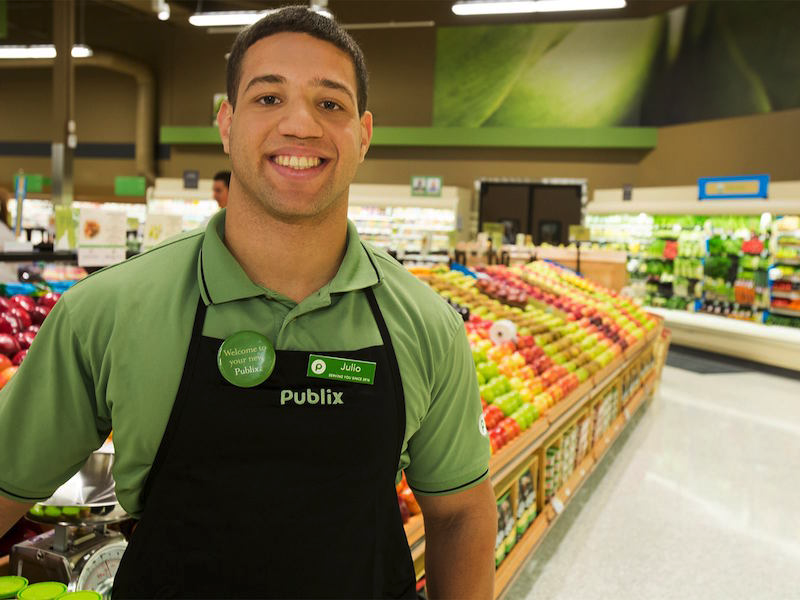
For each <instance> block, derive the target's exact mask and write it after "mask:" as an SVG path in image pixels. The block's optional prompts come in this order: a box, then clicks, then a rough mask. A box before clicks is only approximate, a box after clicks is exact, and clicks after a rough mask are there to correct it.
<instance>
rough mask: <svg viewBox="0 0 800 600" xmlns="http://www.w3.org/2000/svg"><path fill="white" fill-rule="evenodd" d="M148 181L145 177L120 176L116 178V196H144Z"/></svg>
mask: <svg viewBox="0 0 800 600" xmlns="http://www.w3.org/2000/svg"><path fill="white" fill-rule="evenodd" d="M146 189H147V180H146V179H145V178H144V177H129V176H122V175H120V176H118V177H115V178H114V195H115V196H144V194H145V190H146Z"/></svg>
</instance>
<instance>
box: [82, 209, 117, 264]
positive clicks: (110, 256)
mask: <svg viewBox="0 0 800 600" xmlns="http://www.w3.org/2000/svg"><path fill="white" fill-rule="evenodd" d="M127 221H128V218H127V217H126V215H125V213H124V212H110V211H104V210H102V209H99V208H84V209H81V211H80V224H79V227H78V266H80V267H105V266H107V265H113V264H116V263H118V262H122V261H123V260H125V249H126V243H125V242H126V225H127Z"/></svg>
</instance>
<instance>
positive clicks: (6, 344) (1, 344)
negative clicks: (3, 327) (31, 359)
mask: <svg viewBox="0 0 800 600" xmlns="http://www.w3.org/2000/svg"><path fill="white" fill-rule="evenodd" d="M20 350H22V348H20V347H19V342H17V340H16V339H14V336H12V335H9V334H7V333H0V353H2V354H5V355H6V356H8V357H9V358H11V357H12V356H14V355H15V354H16V353H17V352H19V351H20Z"/></svg>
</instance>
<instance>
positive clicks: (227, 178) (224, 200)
mask: <svg viewBox="0 0 800 600" xmlns="http://www.w3.org/2000/svg"><path fill="white" fill-rule="evenodd" d="M230 187H231V172H230V171H220V172H219V173H217V174H216V175H214V183H213V184H212V188H211V189H212V190H213V191H214V200H216V201H217V204H219V207H220V208H225V207H226V206H227V205H228V189H229V188H230Z"/></svg>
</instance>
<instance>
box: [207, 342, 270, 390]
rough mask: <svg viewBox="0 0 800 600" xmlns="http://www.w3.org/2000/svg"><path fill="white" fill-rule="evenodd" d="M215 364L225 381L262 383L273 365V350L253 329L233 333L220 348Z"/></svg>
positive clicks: (248, 386)
mask: <svg viewBox="0 0 800 600" xmlns="http://www.w3.org/2000/svg"><path fill="white" fill-rule="evenodd" d="M217 366H218V367H219V372H220V373H221V374H222V376H223V377H224V378H225V380H226V381H228V382H229V383H232V384H233V385H235V386H237V387H243V388H250V387H255V386H257V385H260V384H262V383H264V382H265V381H266V380H267V378H268V377H269V376H270V375H271V374H272V370H273V369H274V368H275V349H274V348H273V347H272V344H271V343H270V341H269V340H268V339H267V338H265V337H264V336H263V335H261V334H260V333H256V332H255V331H239V332H238V333H234V334H233V335H232V336H230V337H229V338H228V339H226V340H225V341H224V342H222V345H221V346H220V347H219V352H217Z"/></svg>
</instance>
